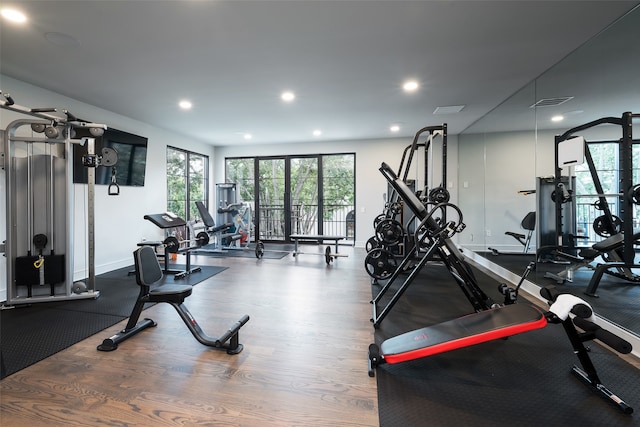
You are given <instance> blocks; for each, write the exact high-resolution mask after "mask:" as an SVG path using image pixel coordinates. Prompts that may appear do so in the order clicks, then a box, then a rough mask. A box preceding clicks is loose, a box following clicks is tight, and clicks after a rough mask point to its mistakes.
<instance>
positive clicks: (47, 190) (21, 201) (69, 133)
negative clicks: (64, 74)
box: [0, 93, 119, 308]
mask: <svg viewBox="0 0 640 427" xmlns="http://www.w3.org/2000/svg"><path fill="white" fill-rule="evenodd" d="M0 108H2V109H5V110H9V111H12V112H15V113H19V115H23V116H30V117H31V118H18V119H16V120H14V121H12V122H11V123H10V124H9V125H8V126H7V128H6V130H5V131H3V132H1V133H3V135H2V140H3V144H1V145H0V147H1V148H0V149H1V150H2V151H1V152H0V167H1V168H2V169H4V171H5V177H6V189H7V191H6V211H7V218H6V233H7V234H6V241H5V242H4V244H3V245H0V251H2V252H4V253H5V256H6V259H7V299H6V305H5V306H3V308H8V307H11V306H13V305H18V304H30V303H36V302H47V301H53V300H69V299H78V298H97V297H98V296H99V292H98V291H96V290H95V260H94V258H95V253H94V252H95V246H94V243H95V238H94V196H95V193H94V191H95V188H94V185H95V169H96V168H97V167H99V166H105V167H113V166H114V165H115V164H116V163H117V161H118V154H117V152H116V151H115V150H113V149H111V148H103V149H102V152H101V154H96V152H95V139H94V138H95V137H99V136H101V135H102V134H103V133H104V131H105V129H106V128H107V126H106V125H103V124H98V123H91V122H87V121H84V120H80V119H78V118H77V117H75V116H74V115H73V114H71V113H70V112H69V111H67V110H60V111H58V110H57V109H55V108H28V107H23V106H20V105H17V104H16V103H15V102H14V100H13V98H12V97H11V95H10V94H8V93H2V96H1V97H0ZM60 113H61V114H60ZM81 134H82V135H87V136H86V137H81V138H78V135H81ZM72 144H79V145H81V146H84V147H85V148H86V154H85V155H84V156H83V158H82V161H83V165H84V166H85V167H86V168H87V169H88V174H87V175H88V186H87V192H88V197H87V215H88V217H87V235H88V241H87V252H88V279H87V281H86V282H83V281H76V282H74V280H73V275H74V268H73V264H74V263H73V261H74V251H73V249H74V225H75V220H74V192H73V179H72V173H73V164H72ZM109 194H111V195H117V194H119V187H118V184H117V183H116V182H115V179H113V178H112V183H111V185H110V186H109Z"/></svg>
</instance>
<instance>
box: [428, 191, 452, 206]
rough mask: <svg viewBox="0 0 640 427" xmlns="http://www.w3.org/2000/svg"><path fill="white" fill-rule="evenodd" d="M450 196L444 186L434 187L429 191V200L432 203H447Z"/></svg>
mask: <svg viewBox="0 0 640 427" xmlns="http://www.w3.org/2000/svg"><path fill="white" fill-rule="evenodd" d="M450 198H451V195H450V194H449V191H448V190H447V189H446V188H443V187H436V188H432V189H431V191H429V200H430V201H431V202H433V203H437V204H440V203H447V202H449V199H450Z"/></svg>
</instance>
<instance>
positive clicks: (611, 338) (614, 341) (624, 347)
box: [573, 317, 633, 354]
mask: <svg viewBox="0 0 640 427" xmlns="http://www.w3.org/2000/svg"><path fill="white" fill-rule="evenodd" d="M573 323H575V325H576V326H578V327H579V328H580V329H583V330H585V331H587V332H592V333H593V335H594V337H595V338H597V339H599V340H600V341H602V342H603V343H605V344H606V345H608V346H609V347H611V348H612V349H614V350H615V351H617V352H618V353H621V354H629V353H631V350H632V349H633V347H632V346H631V344H630V343H629V342H628V341H626V340H624V339H622V338H620V337H619V336H617V335H615V334H613V333H612V332H609V331H607V330H606V329H602V328H601V327H600V326H598V325H596V324H595V323H593V322H591V321H589V320H586V319H582V318H580V317H574V318H573Z"/></svg>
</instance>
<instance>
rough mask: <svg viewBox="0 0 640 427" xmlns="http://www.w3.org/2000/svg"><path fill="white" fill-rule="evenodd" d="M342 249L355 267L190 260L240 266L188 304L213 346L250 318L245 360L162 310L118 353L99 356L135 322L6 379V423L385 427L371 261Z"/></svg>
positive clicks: (244, 333)
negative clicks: (375, 359) (200, 338)
mask: <svg viewBox="0 0 640 427" xmlns="http://www.w3.org/2000/svg"><path fill="white" fill-rule="evenodd" d="M322 249H323V247H316V246H308V247H307V246H305V250H314V251H315V250H318V251H321V250H322ZM340 251H341V252H343V253H347V254H349V257H348V258H340V259H338V260H336V261H335V262H334V263H333V264H332V265H331V266H327V265H326V264H325V262H324V257H321V256H315V255H301V256H299V257H297V258H293V257H292V256H290V255H288V256H286V257H285V258H283V259H281V260H272V259H264V258H263V259H261V260H257V259H255V258H212V257H202V256H200V257H192V262H193V263H194V264H196V265H198V264H201V265H204V264H208V265H220V266H228V267H230V268H229V269H227V270H225V271H223V272H222V273H220V274H218V275H216V276H214V277H212V278H211V279H208V280H206V281H204V282H202V283H200V284H198V285H196V286H195V287H194V290H193V295H192V296H191V297H189V298H188V299H187V300H186V305H187V306H188V307H189V309H190V310H191V312H192V313H193V315H194V316H195V318H196V319H197V320H198V322H199V323H200V325H201V327H202V328H203V329H204V331H205V332H206V333H208V334H209V335H211V336H219V335H221V334H222V333H223V332H224V331H226V330H227V329H228V327H230V326H231V325H232V324H233V323H235V322H236V321H237V320H238V319H240V317H241V316H242V315H244V314H248V315H249V316H250V317H251V319H250V320H249V322H248V323H247V324H246V325H245V326H244V327H243V328H242V329H241V331H240V342H241V343H242V344H244V346H245V348H244V351H243V352H242V353H240V354H238V355H228V354H226V352H224V351H218V350H213V349H211V348H209V347H206V346H203V345H201V344H200V343H198V342H197V341H196V340H195V339H194V338H193V337H192V335H191V334H190V333H189V331H188V329H187V328H186V326H185V325H184V324H183V323H182V320H181V319H180V317H179V316H178V314H177V313H176V312H175V310H174V309H173V308H172V307H171V306H169V305H167V304H159V305H156V306H153V307H151V308H149V309H147V310H145V311H144V313H143V317H150V318H153V319H154V320H155V321H157V322H158V326H157V327H156V328H151V329H147V330H145V331H143V332H141V333H140V334H138V335H137V336H135V337H134V338H131V339H129V340H128V341H125V342H124V343H122V344H120V347H119V348H118V350H116V351H113V352H108V353H105V352H99V351H97V350H96V346H97V345H98V344H100V343H101V342H102V340H103V339H104V338H107V337H109V336H110V335H112V334H114V333H115V332H117V331H118V330H120V329H122V328H123V327H124V324H125V322H126V321H125V322H121V323H119V324H118V325H115V326H114V327H112V328H109V329H107V330H104V331H102V332H101V333H99V334H97V335H94V336H93V337H90V338H88V339H86V340H84V341H82V342H80V343H78V344H76V345H74V346H72V347H70V348H68V349H66V350H64V351H62V352H60V353H58V354H56V355H54V356H52V357H49V358H48V359H45V360H43V361H41V362H39V363H37V364H35V365H33V366H30V367H29V368H27V369H24V370H22V371H19V372H17V373H15V374H13V375H11V376H9V377H7V378H5V379H4V380H2V381H1V382H0V394H1V396H0V403H1V412H0V424H1V425H2V426H3V427H9V426H62V425H64V426H89V425H90V426H97V425H101V426H193V425H203V426H205V425H206V426H215V425H221V426H377V425H378V405H377V390H376V380H375V379H374V378H369V376H368V375H367V347H368V345H369V344H370V343H371V342H372V340H373V328H372V326H371V323H370V322H369V318H370V316H371V307H370V304H369V300H370V299H371V288H370V286H369V283H370V281H369V276H367V274H366V272H365V271H364V267H363V258H364V255H365V253H364V249H354V248H351V247H344V248H343V247H341V248H340ZM180 261H181V260H180V259H178V262H180Z"/></svg>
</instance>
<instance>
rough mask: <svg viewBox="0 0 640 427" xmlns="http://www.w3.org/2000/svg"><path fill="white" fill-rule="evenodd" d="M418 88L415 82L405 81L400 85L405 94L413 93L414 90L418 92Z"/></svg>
mask: <svg viewBox="0 0 640 427" xmlns="http://www.w3.org/2000/svg"><path fill="white" fill-rule="evenodd" d="M418 87H419V85H418V82H417V81H415V80H407V81H406V82H404V84H403V85H402V89H404V91H405V92H415V91H416V90H418Z"/></svg>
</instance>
